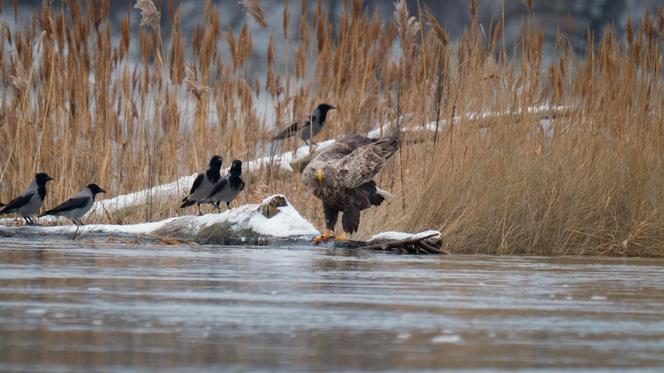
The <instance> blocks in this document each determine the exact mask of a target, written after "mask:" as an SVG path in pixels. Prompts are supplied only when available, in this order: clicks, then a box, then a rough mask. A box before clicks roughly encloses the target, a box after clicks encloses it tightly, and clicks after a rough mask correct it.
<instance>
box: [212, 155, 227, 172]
mask: <svg viewBox="0 0 664 373" xmlns="http://www.w3.org/2000/svg"><path fill="white" fill-rule="evenodd" d="M222 163H224V157H222V156H220V155H215V156H213V157H212V158H211V159H210V167H211V168H215V169H220V168H221V164H222Z"/></svg>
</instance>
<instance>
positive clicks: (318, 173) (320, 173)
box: [316, 169, 325, 183]
mask: <svg viewBox="0 0 664 373" xmlns="http://www.w3.org/2000/svg"><path fill="white" fill-rule="evenodd" d="M324 178H325V177H324V175H323V170H321V169H318V170H316V180H318V182H319V183H322V182H323V179H324Z"/></svg>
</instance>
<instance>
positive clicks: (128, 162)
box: [0, 0, 664, 256]
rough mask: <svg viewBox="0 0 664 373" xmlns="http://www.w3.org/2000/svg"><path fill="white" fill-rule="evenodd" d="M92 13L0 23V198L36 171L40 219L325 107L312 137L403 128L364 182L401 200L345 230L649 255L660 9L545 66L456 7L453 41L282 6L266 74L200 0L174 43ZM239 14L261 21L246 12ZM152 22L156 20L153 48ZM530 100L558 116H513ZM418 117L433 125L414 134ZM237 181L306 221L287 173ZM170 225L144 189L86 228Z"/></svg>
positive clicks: (144, 8)
mask: <svg viewBox="0 0 664 373" xmlns="http://www.w3.org/2000/svg"><path fill="white" fill-rule="evenodd" d="M94 3H95V2H92V1H90V2H88V3H87V5H86V4H83V5H81V4H80V3H79V2H77V1H70V2H65V5H64V6H63V7H58V8H51V7H50V6H49V2H43V4H44V5H43V6H42V9H40V10H39V11H38V12H35V14H33V16H32V17H33V19H32V22H26V23H25V24H24V25H22V26H21V27H18V28H17V29H15V30H10V28H9V26H8V25H7V24H3V25H0V29H1V30H2V32H1V38H0V51H1V52H2V60H0V69H1V70H2V73H1V74H0V84H1V85H2V88H1V89H0V133H1V134H2V136H3V138H5V139H11V141H6V142H5V146H3V147H2V148H1V149H0V195H1V197H2V198H1V200H3V201H6V200H7V199H9V198H10V197H11V196H14V195H16V194H17V193H19V192H20V191H21V190H22V188H23V187H24V186H25V184H26V183H27V182H28V181H29V180H30V178H31V177H32V175H33V174H34V173H35V172H36V171H39V170H43V171H47V172H49V173H50V174H52V175H54V176H55V179H56V181H55V183H53V184H52V188H51V190H50V195H49V197H48V198H47V201H46V205H47V207H49V206H53V205H54V204H56V203H57V202H59V201H62V200H63V199H64V198H65V197H66V196H68V195H70V194H71V193H72V192H74V191H76V190H78V189H80V187H81V185H85V184H87V183H88V182H90V181H93V180H94V181H96V182H97V183H99V184H100V185H102V186H103V187H105V188H106V189H109V190H111V191H112V194H114V195H118V194H122V193H127V192H133V191H136V190H141V189H144V188H146V187H149V186H152V185H157V184H159V183H164V182H171V181H173V180H175V179H177V177H178V176H181V175H185V174H191V173H193V172H196V171H197V170H199V169H200V168H201V167H203V166H204V165H205V163H206V162H207V159H209V157H210V155H212V154H222V155H223V156H224V157H225V159H233V158H241V159H243V160H250V159H252V158H257V157H262V156H265V155H269V153H274V152H276V151H277V150H279V151H282V150H283V151H289V150H293V149H294V147H295V146H298V144H297V141H296V140H291V141H286V142H285V143H284V144H278V146H277V148H276V149H275V147H274V146H273V145H271V144H270V143H269V139H270V137H271V135H272V134H273V132H274V128H275V126H277V127H279V126H283V125H285V124H287V123H289V122H290V120H291V119H292V118H295V117H302V116H305V115H307V114H308V113H309V112H310V110H311V108H313V107H314V106H315V105H316V104H318V103H320V102H324V101H325V102H330V103H332V104H335V105H336V106H339V107H340V108H341V110H339V111H337V112H333V113H332V114H331V116H330V118H329V121H330V123H329V125H328V126H327V128H326V129H325V130H324V131H323V133H322V134H321V138H325V137H329V138H333V137H339V136H341V135H343V134H345V133H349V132H358V133H363V132H366V131H368V130H370V129H372V128H374V127H375V126H377V125H379V124H381V123H386V122H390V121H392V120H394V119H398V121H399V125H400V126H401V127H402V129H404V130H409V129H410V131H409V132H408V133H409V134H408V136H407V137H406V141H404V147H403V150H402V153H401V154H400V157H399V160H395V161H393V162H390V163H389V164H388V165H387V166H386V168H385V169H384V171H383V172H382V173H381V175H380V176H379V180H378V181H379V184H380V185H381V186H382V187H383V188H384V189H389V190H391V191H392V192H393V193H394V194H397V195H402V196H403V197H404V200H405V201H406V203H405V204H402V203H401V199H395V200H391V201H388V202H386V203H385V204H384V205H383V206H381V207H379V208H377V209H372V210H369V211H367V212H365V213H364V214H363V218H362V219H363V224H362V227H361V232H360V236H367V235H369V234H370V233H373V232H375V231H377V230H379V229H400V230H420V229H424V228H434V229H441V230H442V231H443V232H444V234H445V236H446V240H447V244H448V249H449V250H450V251H452V252H463V253H497V254H538V255H539V254H545V255H641V256H664V211H663V210H662V206H664V158H663V157H662V154H664V152H663V150H664V128H663V127H662V126H661V124H662V123H664V102H663V99H664V96H663V93H664V89H663V88H664V85H663V84H662V83H663V82H662V73H661V72H662V63H663V62H662V53H661V51H662V47H663V46H664V44H663V37H664V36H663V27H664V21H662V19H663V18H662V14H664V13H663V12H664V11H663V10H660V12H659V13H658V16H659V18H658V19H653V17H652V16H649V15H647V16H646V17H645V18H644V19H643V20H641V22H634V23H631V22H630V24H629V26H628V32H627V36H626V38H625V40H620V39H618V38H617V37H616V36H615V35H614V34H613V32H612V31H611V30H610V29H608V30H607V31H606V32H605V33H604V34H603V35H601V37H599V38H598V37H597V36H596V35H589V41H590V43H589V47H588V50H587V51H586V52H585V53H584V54H583V55H582V56H577V55H573V54H572V51H571V47H570V43H569V42H568V41H567V40H566V38H565V37H564V35H558V40H557V43H556V52H555V54H554V55H552V56H548V57H547V56H543V55H542V40H543V35H542V34H541V32H540V31H538V30H537V29H534V27H533V26H532V24H531V23H530V22H528V21H526V22H524V24H523V32H522V35H523V38H522V40H520V41H519V43H518V44H517V45H514V46H504V45H503V46H501V47H500V51H498V50H497V44H498V40H500V38H501V33H502V24H503V23H502V22H499V23H498V24H497V26H496V27H495V28H494V29H493V30H490V31H489V32H488V35H487V34H486V33H485V32H484V31H483V30H482V28H481V27H480V26H479V24H478V23H477V19H476V13H477V5H476V3H475V2H474V1H473V2H471V5H470V12H471V19H472V20H473V24H472V25H471V26H470V27H469V28H468V31H467V32H466V33H465V34H464V35H463V36H462V37H461V38H460V39H459V40H457V41H451V40H448V36H447V33H446V32H445V30H444V28H443V27H442V26H441V25H440V24H439V23H438V22H437V21H436V20H435V18H433V16H432V15H431V14H430V12H428V11H427V10H426V9H425V10H424V12H423V14H424V15H423V17H424V19H421V20H418V19H416V18H413V17H411V16H409V14H408V11H407V9H406V8H405V2H404V1H399V2H397V3H396V6H395V18H394V19H393V20H383V19H381V18H380V17H379V16H378V15H377V14H370V13H368V12H367V11H366V10H363V8H362V7H361V2H360V1H352V2H344V4H345V6H344V10H343V13H342V15H341V17H340V19H339V20H338V22H337V24H336V25H332V22H331V21H330V19H329V17H328V15H327V14H326V13H325V11H324V10H323V7H322V6H321V5H320V3H319V5H318V6H317V7H316V9H314V10H311V11H310V10H309V9H306V8H305V7H303V8H302V14H300V17H293V15H292V14H290V11H289V10H288V8H285V9H284V12H283V21H282V25H281V28H282V29H281V30H276V29H275V30H274V32H273V33H272V34H271V37H270V46H269V48H268V53H267V56H266V59H267V69H266V72H265V75H264V76H261V77H255V76H248V75H247V73H246V68H245V67H246V65H247V60H248V58H249V56H250V55H251V49H252V47H251V44H252V37H251V32H250V31H249V28H248V27H246V25H245V26H244V27H242V28H241V29H240V30H239V32H237V33H234V32H232V31H231V30H230V29H229V27H228V26H227V25H222V23H221V21H220V17H219V11H218V10H217V9H216V8H215V7H214V5H213V4H212V2H211V1H209V0H208V1H206V2H205V11H204V17H203V18H202V19H201V22H200V24H199V25H198V26H197V27H196V29H195V31H194V34H193V37H192V40H191V42H185V41H184V40H183V36H182V34H181V31H180V27H179V22H180V20H179V17H180V16H179V11H178V9H171V10H170V11H169V16H170V18H169V19H164V20H162V19H161V14H160V12H159V10H158V9H157V8H156V7H155V6H154V3H153V2H152V1H149V0H139V1H138V2H137V4H136V7H137V8H138V9H140V11H141V12H142V16H143V17H142V20H141V24H142V25H146V26H148V28H149V29H147V30H146V29H136V30H132V29H131V27H130V25H131V22H130V16H129V15H127V16H126V17H125V18H124V19H123V20H122V21H121V22H120V24H119V26H117V27H119V29H118V30H114V29H113V28H114V27H116V26H114V25H112V24H111V22H110V20H109V19H108V13H109V12H108V2H107V1H106V2H102V5H101V6H98V7H97V8H98V9H95V7H94ZM104 4H105V5H104ZM242 4H243V5H244V6H245V8H246V11H247V12H248V14H249V15H250V16H251V17H252V19H254V21H256V22H257V23H258V24H259V25H261V26H263V27H265V26H266V24H265V23H266V22H264V21H265V17H264V13H262V12H261V11H262V9H261V8H260V6H259V5H258V2H256V1H243V2H242ZM238 6H239V5H238ZM525 6H526V5H524V7H525ZM132 16H135V15H132ZM294 20H296V21H294ZM162 21H163V22H171V23H172V27H171V28H170V29H171V30H172V31H171V34H170V35H168V36H169V37H168V38H166V37H165V36H166V35H162V31H161V30H162V29H161V27H160V22H162ZM293 22H296V23H297V24H293ZM427 25H428V26H427ZM295 28H296V29H297V36H296V37H293V36H292V35H291V32H292V31H293V30H294V29H295ZM224 30H226V31H224ZM115 31H117V32H118V33H119V35H120V38H119V39H118V40H117V41H114V40H113V39H112V38H111V35H112V34H113V32H115ZM420 36H421V37H420ZM162 38H163V40H167V41H169V43H168V44H167V45H164V43H163V42H162ZM595 39H599V40H600V41H599V42H598V43H595V42H594V40H595ZM279 41H281V42H282V43H283V45H284V46H285V47H284V48H282V49H281V50H280V49H278V48H277V47H276V46H275V44H277V43H278V42H279ZM132 45H134V46H135V47H136V48H138V50H139V57H138V59H133V58H132V57H131V56H130V53H129V51H130V50H131V48H132ZM222 45H223V46H224V48H227V50H228V52H229V53H228V55H230V56H231V58H230V59H227V58H224V53H222V51H221V50H220V48H222V47H221V46H222ZM595 45H596V46H595ZM187 48H191V50H187ZM394 48H399V50H400V51H401V53H399V54H398V56H396V54H394V53H393V49H394ZM506 50H514V51H515V52H514V54H513V56H511V57H510V56H508V55H507V54H506V53H505V51H506ZM5 56H11V57H10V58H7V57H5ZM185 56H191V57H190V58H186V57H185ZM258 95H262V96H264V97H267V98H269V100H270V101H269V102H270V103H269V104H268V105H272V106H273V111H274V112H275V119H274V122H270V123H267V122H266V121H265V119H264V118H263V117H262V116H261V115H259V114H258V111H257V108H258V104H257V96H258ZM396 102H398V110H395V103H396ZM541 105H549V106H550V107H553V106H556V105H559V106H564V107H565V110H555V111H554V110H549V111H547V110H540V111H537V112H533V111H529V110H528V108H529V107H538V106H541ZM395 112H396V113H397V114H398V115H396V116H395ZM473 112H496V113H501V114H500V115H493V116H488V117H481V116H480V117H478V116H472V115H470V113H473ZM401 114H408V115H405V116H404V115H401ZM426 123H434V124H436V123H437V124H438V126H437V128H438V129H439V131H436V132H435V133H434V132H433V131H421V130H420V131H418V130H416V129H415V128H416V127H417V126H421V125H423V124H426ZM420 128H421V127H420ZM385 131H387V129H385ZM386 134H387V132H386ZM436 138H437V142H436V145H435V147H434V146H433V144H434V139H436ZM265 149H268V150H265ZM400 165H401V166H402V168H401V167H400ZM402 175H403V177H402ZM247 179H248V180H249V181H250V182H249V183H248V186H247V188H246V192H244V193H243V194H242V196H241V197H240V201H239V202H240V203H245V202H255V201H257V200H259V199H260V198H262V197H263V196H265V195H267V194H271V193H277V192H278V193H284V194H285V195H286V196H287V197H289V199H290V200H291V202H292V203H293V204H294V205H295V206H296V207H297V208H298V209H299V210H300V211H301V212H302V213H303V214H304V215H305V216H306V217H307V218H310V219H312V220H313V221H314V222H316V223H317V224H319V225H320V224H321V223H322V217H321V216H322V211H321V207H320V203H319V201H318V200H316V199H315V198H314V197H313V196H311V195H310V194H309V193H307V191H306V189H305V187H303V186H302V184H301V183H300V182H299V181H298V177H297V176H295V177H294V175H293V174H291V173H288V172H286V171H284V170H281V169H277V168H271V167H264V168H261V169H259V170H256V171H255V172H253V173H251V174H248V175H247ZM187 187H188V186H182V188H183V190H184V189H186V188H187ZM179 214H182V211H180V210H179V209H178V208H177V199H168V200H164V199H161V198H159V196H158V195H156V196H153V198H151V199H150V202H149V203H148V204H147V205H145V206H135V207H133V208H127V209H124V210H121V211H116V212H113V213H112V214H111V216H110V218H109V217H107V216H106V215H99V216H97V217H94V218H93V221H96V222H107V221H109V220H110V221H111V222H114V223H129V222H137V221H143V220H145V219H146V218H148V219H161V218H165V217H168V216H174V215H179Z"/></svg>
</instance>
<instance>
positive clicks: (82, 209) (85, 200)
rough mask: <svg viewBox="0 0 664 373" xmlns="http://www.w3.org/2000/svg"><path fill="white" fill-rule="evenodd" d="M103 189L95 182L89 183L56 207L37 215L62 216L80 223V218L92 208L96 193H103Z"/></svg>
mask: <svg viewBox="0 0 664 373" xmlns="http://www.w3.org/2000/svg"><path fill="white" fill-rule="evenodd" d="M104 192H105V191H104V190H103V189H101V188H99V186H97V184H90V185H88V186H86V187H85V188H83V190H81V191H80V192H78V193H76V194H74V195H73V196H71V198H69V199H68V200H67V201H65V202H63V203H61V204H60V205H58V206H57V207H55V208H53V209H51V210H48V211H46V212H44V213H43V214H41V215H39V217H42V216H47V215H52V216H62V217H65V218H68V219H70V220H71V221H73V222H74V223H75V224H82V222H81V221H80V219H81V218H82V217H83V215H85V214H86V213H87V212H88V211H90V209H91V208H92V205H93V203H94V202H95V197H96V195H97V194H98V193H104Z"/></svg>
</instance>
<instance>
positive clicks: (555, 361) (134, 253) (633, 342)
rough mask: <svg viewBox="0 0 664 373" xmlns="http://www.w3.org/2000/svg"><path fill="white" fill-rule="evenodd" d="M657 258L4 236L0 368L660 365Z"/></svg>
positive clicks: (662, 316)
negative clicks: (402, 251) (491, 254)
mask: <svg viewBox="0 0 664 373" xmlns="http://www.w3.org/2000/svg"><path fill="white" fill-rule="evenodd" d="M663 269H664V261H662V260H645V259H597V258H523V257H488V256H447V257H432V256H398V255H390V254H382V253H372V252H354V251H348V250H343V249H325V248H312V247H305V246H292V247H260V248H238V247H216V246H164V245H156V244H126V243H125V244H121V243H113V242H105V243H99V242H97V243H93V242H75V243H72V242H28V241H21V240H15V239H2V240H0V371H3V372H40V371H48V372H58V371H63V372H65V371H66V372H91V371H103V372H113V371H118V372H120V371H122V372H126V371H136V372H146V371H159V372H164V371H177V372H205V371H218V370H219V369H220V368H226V369H235V370H249V369H251V370H282V371H302V370H306V371H311V370H314V371H326V370H346V371H348V370H385V369H394V370H433V369H440V368H451V369H454V368H467V369H478V370H482V369H487V370H493V369H504V370H513V369H517V368H521V369H525V370H530V369H550V370H565V369H584V370H604V369H610V368H613V369H617V370H620V371H624V370H641V369H651V370H658V369H662V370H664V271H663Z"/></svg>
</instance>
